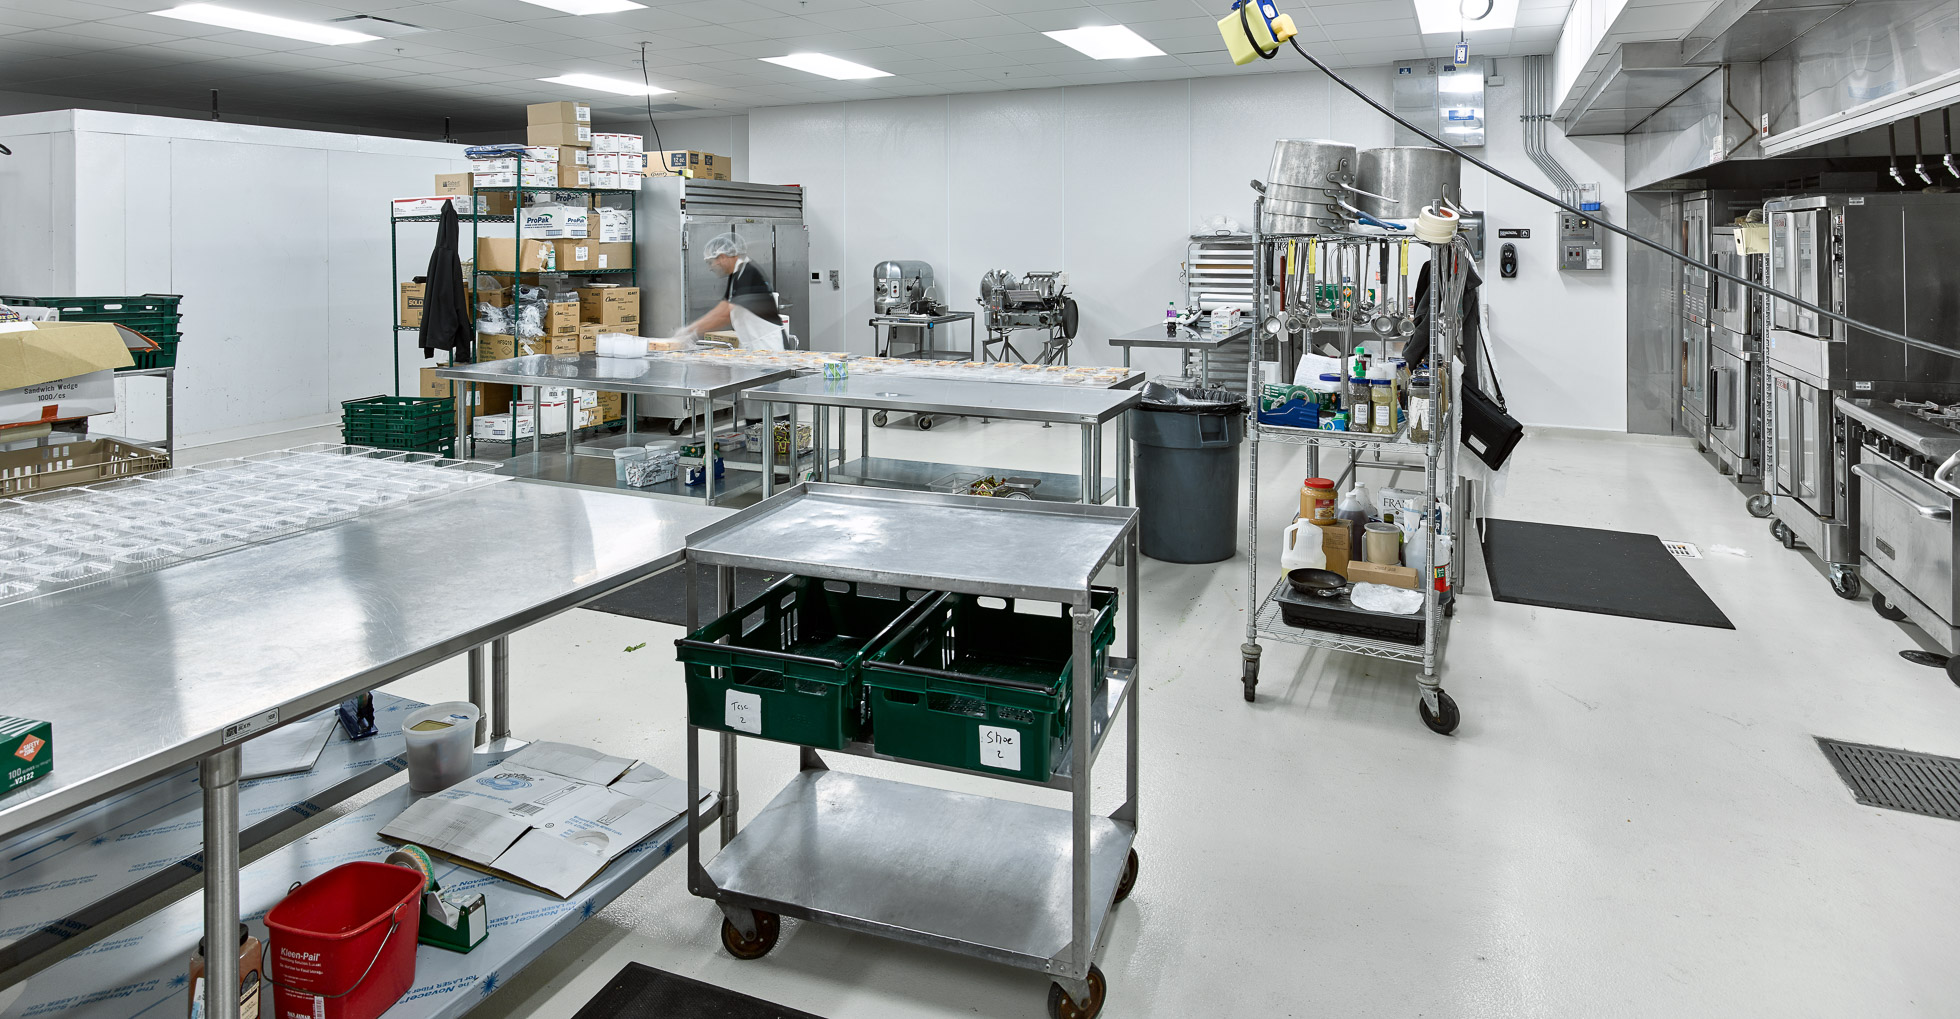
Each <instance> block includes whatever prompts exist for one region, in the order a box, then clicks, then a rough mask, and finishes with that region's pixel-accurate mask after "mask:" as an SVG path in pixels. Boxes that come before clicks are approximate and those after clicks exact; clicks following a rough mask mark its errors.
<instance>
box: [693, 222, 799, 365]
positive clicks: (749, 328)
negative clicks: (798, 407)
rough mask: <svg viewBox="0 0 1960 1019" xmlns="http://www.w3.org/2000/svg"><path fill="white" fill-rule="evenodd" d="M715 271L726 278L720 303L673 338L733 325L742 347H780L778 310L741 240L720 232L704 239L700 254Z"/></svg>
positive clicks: (781, 331)
mask: <svg viewBox="0 0 1960 1019" xmlns="http://www.w3.org/2000/svg"><path fill="white" fill-rule="evenodd" d="M704 257H706V259H707V261H708V265H709V266H711V267H713V269H714V270H715V272H717V273H720V274H721V275H723V276H726V277H728V290H727V291H726V292H725V293H724V294H723V295H722V300H721V303H720V304H717V305H715V306H714V308H713V309H712V310H710V311H709V312H708V313H707V314H706V315H703V316H701V317H700V318H697V319H695V320H694V321H693V322H691V323H689V324H688V325H687V327H686V328H685V329H682V330H681V335H680V336H678V337H676V339H681V340H698V339H700V338H701V337H703V336H706V335H707V334H708V333H711V332H714V331H715V330H718V329H727V328H728V327H730V326H731V325H732V326H734V328H735V335H736V337H737V338H738V339H740V340H741V341H742V349H743V350H782V349H784V347H785V346H786V344H785V342H784V341H785V336H786V333H785V331H784V329H783V313H782V309H780V308H778V307H776V295H775V293H774V292H773V291H772V290H770V289H769V280H768V279H766V278H765V277H764V276H763V275H762V270H760V269H758V268H756V267H755V263H754V262H751V261H749V252H748V249H747V248H746V247H744V246H743V244H742V239H741V238H739V237H736V236H735V235H733V234H723V235H721V236H719V237H716V238H714V239H712V240H710V241H709V242H708V245H707V250H706V252H705V253H704Z"/></svg>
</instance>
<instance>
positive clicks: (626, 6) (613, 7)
mask: <svg viewBox="0 0 1960 1019" xmlns="http://www.w3.org/2000/svg"><path fill="white" fill-rule="evenodd" d="M524 2H525V3H527V4H531V5H533V6H535V7H549V8H551V9H552V10H554V11H559V12H561V13H564V14H580V15H584V14H618V13H619V12H620V11H637V10H640V9H641V8H644V7H645V6H646V4H636V3H634V2H633V0H524Z"/></svg>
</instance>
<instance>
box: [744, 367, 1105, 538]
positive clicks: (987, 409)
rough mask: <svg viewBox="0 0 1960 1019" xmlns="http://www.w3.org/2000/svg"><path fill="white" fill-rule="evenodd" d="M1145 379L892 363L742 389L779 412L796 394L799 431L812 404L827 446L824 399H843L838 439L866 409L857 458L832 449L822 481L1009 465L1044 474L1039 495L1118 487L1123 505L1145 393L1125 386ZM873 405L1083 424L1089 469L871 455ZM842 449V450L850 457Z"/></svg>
mask: <svg viewBox="0 0 1960 1019" xmlns="http://www.w3.org/2000/svg"><path fill="white" fill-rule="evenodd" d="M1140 381H1141V376H1130V377H1128V378H1125V379H1124V380H1123V381H1122V382H1121V383H1119V384H1118V385H1119V388H1112V389H1100V388H1091V387H1088V386H1074V385H1044V384H1041V383H1020V382H1011V381H1006V380H1000V381H993V380H969V379H942V378H932V377H929V376H918V375H903V374H888V373H884V372H875V373H866V374H859V375H852V376H850V377H849V378H843V379H827V378H824V377H822V376H818V375H808V376H804V377H802V378H795V379H785V380H783V381H780V382H771V383H769V384H768V385H763V386H757V387H755V388H753V389H750V390H749V391H748V392H747V393H746V394H745V395H744V399H747V400H750V401H754V402H756V403H761V404H764V405H765V406H767V407H769V408H770V410H769V413H770V415H771V416H772V417H773V415H774V408H773V405H774V404H777V403H785V404H789V405H790V408H791V409H790V427H791V429H792V432H793V430H794V429H795V427H796V410H795V408H796V407H798V406H808V407H811V408H813V411H812V414H813V417H814V418H815V428H814V429H813V431H814V435H813V442H814V444H815V447H816V448H817V449H819V450H828V449H830V431H831V429H832V427H833V425H832V422H831V417H832V415H831V414H830V412H829V411H828V410H827V409H825V408H836V409H837V414H836V419H837V420H836V424H835V426H834V427H835V428H836V430H837V433H838V438H839V440H840V441H839V442H838V446H839V447H840V449H841V448H842V447H843V446H844V445H845V444H844V443H843V442H842V441H841V440H842V438H843V434H844V431H845V429H846V428H847V427H848V426H847V425H846V423H845V417H844V412H845V411H846V410H849V409H851V408H856V409H858V410H859V411H861V412H862V413H861V414H860V423H861V430H862V432H863V436H864V438H863V445H862V448H861V449H860V450H859V456H858V458H857V459H856V460H852V461H849V462H845V463H839V464H837V465H835V466H834V467H833V465H832V463H831V458H829V457H822V458H820V465H819V466H818V468H817V479H818V480H821V481H837V482H843V483H847V484H851V483H855V484H863V485H872V486H876V487H880V488H907V489H916V490H929V489H930V488H931V486H932V485H933V483H934V482H935V481H937V480H939V479H941V478H945V477H947V476H948V475H951V474H957V473H974V474H981V475H1008V474H1011V475H1014V476H1017V477H1029V478H1034V479H1036V480H1038V481H1040V484H1038V485H1037V486H1035V489H1034V491H1033V493H1032V494H1031V498H1034V499H1037V500H1042V501H1048V502H1057V501H1060V502H1085V503H1091V502H1093V503H1100V502H1107V501H1110V499H1111V497H1114V500H1115V501H1116V502H1117V503H1118V504H1119V505H1128V504H1129V502H1130V467H1129V462H1130V458H1129V457H1128V456H1127V455H1126V454H1127V451H1128V449H1129V444H1130V439H1129V418H1128V415H1127V413H1126V412H1127V411H1128V410H1129V409H1130V408H1132V407H1135V406H1136V405H1137V404H1138V403H1140V402H1142V400H1143V397H1142V395H1141V394H1140V393H1138V391H1137V390H1135V389H1130V388H1120V387H1122V386H1128V385H1134V384H1136V383H1138V382H1140ZM874 411H881V412H894V411H896V412H903V413H908V414H923V415H940V414H946V415H955V416H960V417H983V418H1004V419H1007V420H1012V421H1039V422H1042V423H1044V424H1059V425H1076V426H1079V427H1080V428H1081V429H1082V469H1081V473H1080V474H1079V475H1077V477H1076V478H1075V479H1074V483H1073V484H1070V480H1071V479H1070V478H1069V477H1068V476H1067V475H1057V474H1046V473H1040V472H1035V471H1021V470H1015V469H1012V468H992V467H965V466H960V465H957V464H931V463H922V462H919V461H913V460H893V459H886V458H878V457H873V456H871V419H870V415H871V413H872V412H874ZM1112 419H1114V420H1115V421H1116V477H1115V478H1114V479H1111V480H1110V481H1108V482H1105V481H1104V479H1103V477H1102V456H1103V448H1102V447H1103V443H1102V432H1103V426H1104V425H1105V424H1107V423H1108V422H1109V421H1111V420H1112ZM764 446H765V448H764V450H763V451H762V456H763V471H762V476H763V479H764V482H763V484H764V487H763V495H764V498H767V497H768V496H769V494H771V493H772V492H773V491H774V485H773V479H774V471H773V469H772V465H773V459H774V455H775V445H774V443H765V444H764ZM838 459H840V460H841V459H842V457H841V456H840V457H839V458H838Z"/></svg>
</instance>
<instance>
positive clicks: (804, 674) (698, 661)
mask: <svg viewBox="0 0 1960 1019" xmlns="http://www.w3.org/2000/svg"><path fill="white" fill-rule="evenodd" d="M885 590H891V589H889V588H887V589H885ZM903 594H904V595H905V597H902V598H901V597H889V598H882V597H874V596H872V595H869V594H866V593H865V592H864V591H863V590H862V589H861V587H860V585H858V584H852V583H846V582H844V581H841V580H817V579H813V578H809V577H786V578H784V579H783V580H781V581H779V582H777V583H776V584H774V585H772V586H771V587H770V588H769V589H768V590H767V591H764V592H763V593H762V595H761V597H758V598H756V599H755V600H754V601H751V602H749V603H748V604H746V605H743V606H742V607H740V608H738V609H736V610H735V611H733V612H730V613H729V614H727V615H725V616H722V617H721V618H720V619H717V620H715V621H714V622H712V623H709V624H708V625H707V626H704V627H702V628H701V629H699V630H696V631H695V632H694V633H693V634H691V635H689V636H687V637H685V638H683V639H681V640H677V641H675V642H674V645H675V647H676V648H678V650H679V658H680V660H681V661H682V662H684V663H686V672H687V716H688V721H689V722H690V723H692V724H694V725H696V726H699V727H701V728H703V729H716V730H719V731H721V732H739V733H745V734H748V735H751V736H760V737H762V738H763V739H771V740H777V741H780V742H783V743H795V744H798V745H800V746H808V747H823V748H827V749H831V750H841V749H843V747H844V746H845V744H847V743H850V742H851V741H853V740H857V739H860V738H863V736H864V735H865V732H866V729H865V723H866V709H865V705H864V687H863V684H862V683H861V681H860V679H859V669H860V665H861V663H862V662H863V660H864V658H865V656H866V655H868V654H870V653H871V652H872V651H875V650H877V649H878V648H879V647H882V646H883V645H884V643H885V642H886V641H889V640H890V639H891V638H892V637H894V636H895V635H896V634H898V633H899V632H900V630H901V629H902V628H903V627H902V624H904V623H907V622H909V621H910V620H911V619H912V617H913V615H914V614H915V612H916V611H918V610H922V609H923V608H924V607H925V605H927V604H928V603H930V602H931V601H932V596H931V595H929V594H927V593H924V592H903Z"/></svg>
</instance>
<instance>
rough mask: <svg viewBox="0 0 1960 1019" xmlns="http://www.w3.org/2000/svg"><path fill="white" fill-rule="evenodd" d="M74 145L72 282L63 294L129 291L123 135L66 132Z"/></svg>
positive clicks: (124, 292)
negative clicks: (76, 188)
mask: <svg viewBox="0 0 1960 1019" xmlns="http://www.w3.org/2000/svg"><path fill="white" fill-rule="evenodd" d="M69 137H71V138H72V139H73V140H74V145H75V178H74V179H75V180H76V181H85V182H86V183H84V184H81V185H80V187H79V189H78V191H77V193H76V202H75V228H74V244H75V255H76V259H77V261H76V264H75V281H74V285H73V288H72V289H70V290H68V291H64V294H63V295H64V296H68V295H74V294H131V293H135V292H136V291H133V290H130V289H129V287H128V285H127V283H126V282H125V281H124V276H125V275H126V270H127V268H128V257H127V238H128V232H129V225H130V223H129V217H130V209H129V187H128V179H127V177H126V175H125V164H126V155H125V153H124V145H123V137H122V136H121V135H112V134H94V133H86V134H84V133H77V134H74V135H70V136H69Z"/></svg>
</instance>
